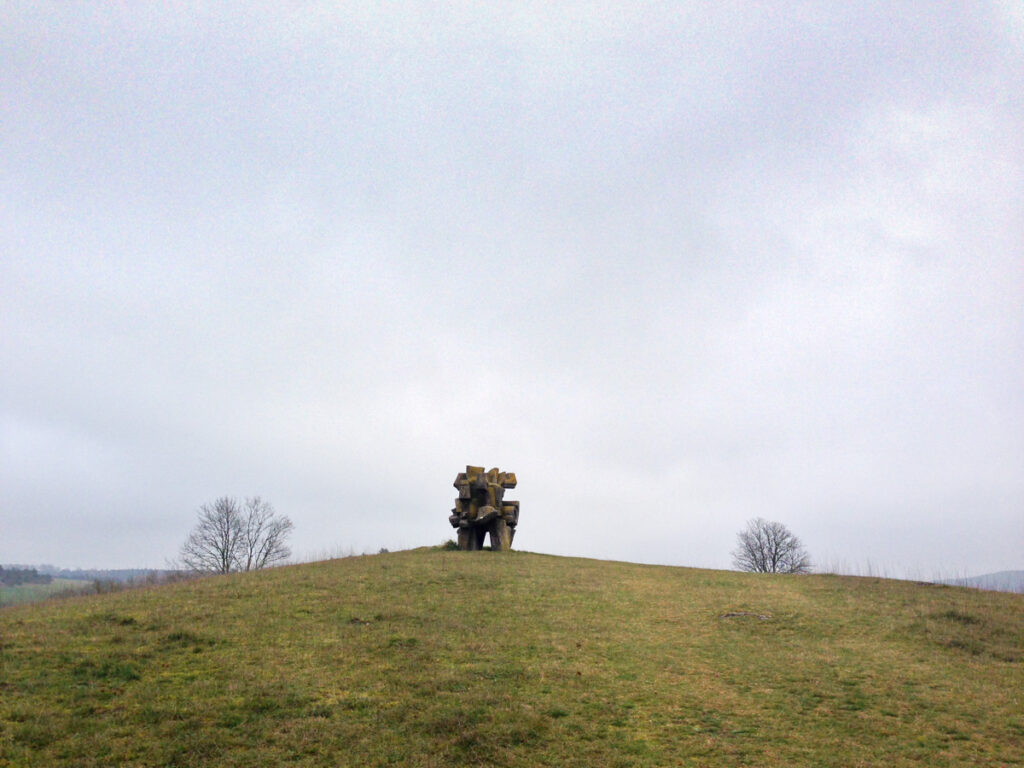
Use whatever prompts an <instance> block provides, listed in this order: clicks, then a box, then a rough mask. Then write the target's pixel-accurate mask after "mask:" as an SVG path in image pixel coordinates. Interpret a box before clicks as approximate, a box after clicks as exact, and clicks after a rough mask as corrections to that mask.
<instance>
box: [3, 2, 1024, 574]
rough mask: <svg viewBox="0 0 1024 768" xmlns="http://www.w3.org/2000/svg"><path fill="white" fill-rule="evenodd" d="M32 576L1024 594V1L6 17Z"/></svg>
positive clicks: (9, 397) (18, 503)
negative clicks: (206, 557)
mask: <svg viewBox="0 0 1024 768" xmlns="http://www.w3.org/2000/svg"><path fill="white" fill-rule="evenodd" d="M0 313H2V314H0V562H8V563H10V562H21V563H53V564H57V565H63V566H81V567H90V566H91V567H109V568H113V567H130V566H150V567H162V566H164V565H165V563H166V562H168V561H169V560H171V559H173V558H174V557H175V556H176V555H177V551H178V547H179V546H180V544H181V543H182V541H183V540H184V538H185V536H186V535H187V533H188V531H189V529H190V528H191V526H192V525H193V523H194V522H195V519H196V511H197V509H198V507H199V506H200V505H201V504H203V503H205V502H209V501H212V500H213V499H215V498H216V497H218V496H222V495H233V496H238V497H244V496H251V495H260V496H262V497H264V498H265V499H267V500H269V501H270V502H271V503H272V504H273V505H274V506H275V507H276V508H277V510H278V511H279V512H281V513H284V514H287V515H288V516H289V517H291V519H292V520H293V521H294V523H295V532H294V535H293V538H292V545H293V548H294V550H295V554H296V556H298V557H300V558H302V559H310V558H314V557H318V556H321V557H322V556H328V555H332V554H339V553H346V552H349V551H353V552H356V553H358V552H362V551H376V550H377V549H378V548H380V547H388V548H390V549H396V548H404V547H412V546H420V545H429V544H438V543H441V542H442V541H444V540H446V539H448V538H451V537H452V536H453V533H454V532H453V531H452V529H451V528H450V526H449V524H448V521H447V517H448V514H449V513H450V509H451V507H452V505H453V500H454V498H455V496H456V494H457V492H456V490H455V489H454V488H453V487H452V482H453V480H454V479H455V475H456V473H458V472H459V471H461V470H462V469H464V467H465V465H466V464H479V465H485V466H487V467H493V466H497V467H500V468H501V469H502V470H508V471H514V472H516V473H517V475H518V478H519V487H518V488H517V489H516V490H515V491H510V492H508V494H507V495H508V496H509V497H510V498H516V499H519V500H520V502H521V504H522V516H521V522H520V526H519V532H518V534H517V536H516V540H515V545H516V547H517V548H519V549H526V550H531V551H538V552H548V553H556V554H565V555H580V556H587V557H598V558H611V559H618V560H630V561H641V562H653V563H668V564H676V565H688V566H700V567H713V568H728V567H730V563H731V559H730V550H732V549H733V547H734V545H735V537H736V533H737V531H738V530H739V529H740V528H741V527H742V526H743V524H744V523H745V521H746V520H748V519H750V518H753V517H758V516H761V517H765V518H768V519H771V520H779V521H781V522H784V523H786V524H787V525H788V526H789V527H790V528H791V529H792V530H793V531H794V532H795V533H796V534H797V535H799V536H800V537H801V538H802V539H803V540H804V543H805V544H806V545H807V547H808V549H809V550H810V553H811V555H812V557H813V558H814V560H815V561H816V563H817V564H818V565H819V566H820V567H822V568H824V569H828V568H829V567H845V568H847V569H850V570H860V571H862V572H863V571H865V570H866V569H869V568H870V569H874V570H876V571H885V572H887V573H889V574H890V575H909V576H911V577H913V576H922V577H932V576H934V575H967V574H974V573H983V572H988V571H997V570H1005V569H1024V4H1022V3H1020V2H1019V1H1018V0H1006V1H1005V2H971V1H968V2H961V1H959V0H958V1H957V2H933V1H932V0H920V1H919V2H905V3H904V2H844V3H834V2H823V3H803V2H787V3H782V2H777V3H776V2H756V3H755V2H746V1H744V2H722V1H721V0H716V1H715V2H707V3H697V2H675V3H672V2H668V3H620V2H609V3H600V2H585V3H584V2H580V3H572V2H569V3H548V2H521V1H520V0H516V2H508V3H501V2H488V3H416V2H410V3H400V4H392V5H387V6H386V7H385V4H383V3H379V2H368V3H354V2H346V3H328V2H319V3H317V2H309V3H278V2H272V3H265V4H262V3H211V4H207V3H197V4H193V3H185V2H177V3H168V4H162V5H161V4H155V3H153V4H151V3H146V4H137V3H123V4H122V3H117V4H115V3H93V2H40V1H39V0H33V1H32V2H27V1H25V2H20V1H18V0H14V1H13V2H10V1H9V2H2V3H0Z"/></svg>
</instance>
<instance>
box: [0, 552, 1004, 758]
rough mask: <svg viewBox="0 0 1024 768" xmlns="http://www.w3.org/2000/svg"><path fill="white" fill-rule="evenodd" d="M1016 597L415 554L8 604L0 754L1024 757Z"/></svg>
mask: <svg viewBox="0 0 1024 768" xmlns="http://www.w3.org/2000/svg"><path fill="white" fill-rule="evenodd" d="M1022 691H1024V596H1022V595H1014V594H1004V593H997V592H980V591H975V590H969V589H963V588H957V587H949V586H933V585H923V584H913V583H910V582H901V581H887V580H882V579H872V578H854V577H840V576H824V575H814V576H796V577H789V576H762V575H754V574H741V573H733V572H728V571H703V570H694V569H687V568H669V567H659V566H643V565H635V564H628V563H616V562H605V561H595V560H582V559H573V558H563V557H552V556H544V555H534V554H528V553H521V552H512V553H506V554H497V553H490V552H473V553H469V552H451V551H444V550H441V549H426V548H425V549H420V550H413V551H408V552H399V553H393V554H384V555H375V556H366V557H353V558H348V559H342V560H334V561H327V562H323V563H313V564H307V565H299V566H290V567H286V568H279V569H275V570H270V571H264V572H259V573H251V574H239V575H234V576H228V577H216V578H209V579H203V580H199V581H193V582H185V583H178V584H171V585H166V586H161V587H154V588H147V589H138V590H132V591H127V592H119V593H113V594H107V595H93V596H87V597H80V598H74V599H69V600H63V601H56V602H47V603H43V604H36V605H31V606H14V607H6V608H3V609H2V610H0V765H11V766H29V765H32V766H36V765H46V766H109V765H138V766H156V765H159V766H252V765H261V766H285V765H288V766H328V765H330V766H334V765H380V766H384V765H404V766H445V765H495V766H524V767H525V766H597V765H600V766H665V765H684V766H685V765H693V766H753V765H790V766H854V765H887V766H901V765H907V766H910V765H914V766H920V765H928V766H933V767H934V766H972V765H976V766H983V765H984V766H992V765H1018V764H1021V763H1024V697H1022V693H1021V692H1022Z"/></svg>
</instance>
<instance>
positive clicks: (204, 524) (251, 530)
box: [180, 496, 294, 573]
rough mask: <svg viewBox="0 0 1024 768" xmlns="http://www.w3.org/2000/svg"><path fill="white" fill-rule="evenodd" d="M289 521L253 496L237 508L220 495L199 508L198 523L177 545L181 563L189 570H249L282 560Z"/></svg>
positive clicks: (233, 501)
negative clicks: (179, 550) (180, 544)
mask: <svg viewBox="0 0 1024 768" xmlns="http://www.w3.org/2000/svg"><path fill="white" fill-rule="evenodd" d="M293 527H294V526H293V525H292V521H291V520H289V519H288V518H287V517H284V516H279V515H278V514H277V513H276V512H275V511H274V508H273V507H272V506H270V504H268V503H267V502H265V501H263V500H262V499H260V497H259V496H256V497H254V498H251V499H246V500H245V504H244V505H240V504H239V503H238V502H237V501H236V500H235V499H233V498H230V497H228V496H222V497H221V498H219V499H217V500H216V501H215V502H213V504H204V505H203V506H201V507H200V508H199V522H198V523H197V524H196V527H195V528H193V529H192V532H191V533H189V535H188V538H187V539H186V540H185V543H184V544H182V546H181V554H180V557H181V562H182V563H183V564H184V565H185V567H186V568H188V569H189V570H192V571H197V572H204V573H231V572H232V571H252V570H259V569H261V568H265V567H267V566H268V565H273V564H274V563H277V562H280V561H281V560H284V559H286V558H287V557H288V556H289V555H290V554H291V551H290V550H289V549H288V547H287V545H286V544H285V539H286V538H287V537H288V534H289V533H290V532H291V530H292V528H293Z"/></svg>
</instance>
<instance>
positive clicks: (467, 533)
mask: <svg viewBox="0 0 1024 768" xmlns="http://www.w3.org/2000/svg"><path fill="white" fill-rule="evenodd" d="M475 541H476V536H474V535H473V530H472V529H471V528H459V549H461V550H470V549H473V547H472V546H471V544H472V543H473V542H475Z"/></svg>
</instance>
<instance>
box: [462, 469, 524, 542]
mask: <svg viewBox="0 0 1024 768" xmlns="http://www.w3.org/2000/svg"><path fill="white" fill-rule="evenodd" d="M454 486H455V487H456V488H457V489H458V491H459V498H457V499H456V500H455V508H454V509H453V510H452V514H451V516H450V517H449V518H448V522H450V523H451V524H452V528H457V529H458V531H459V549H465V550H470V551H472V550H477V549H483V546H484V539H485V538H486V536H487V535H488V534H490V536H491V549H492V550H495V551H498V552H505V551H507V550H509V549H511V548H512V539H513V537H515V534H516V525H518V524H519V502H518V501H512V500H509V499H505V490H506V489H507V488H515V487H516V476H515V473H514V472H499V471H498V470H497V468H495V469H492V470H490V471H489V472H484V468H483V467H469V466H467V467H466V471H465V472H459V474H458V475H457V476H456V477H455V483H454Z"/></svg>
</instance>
